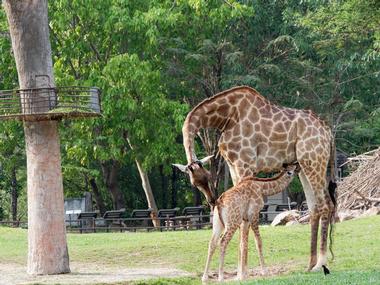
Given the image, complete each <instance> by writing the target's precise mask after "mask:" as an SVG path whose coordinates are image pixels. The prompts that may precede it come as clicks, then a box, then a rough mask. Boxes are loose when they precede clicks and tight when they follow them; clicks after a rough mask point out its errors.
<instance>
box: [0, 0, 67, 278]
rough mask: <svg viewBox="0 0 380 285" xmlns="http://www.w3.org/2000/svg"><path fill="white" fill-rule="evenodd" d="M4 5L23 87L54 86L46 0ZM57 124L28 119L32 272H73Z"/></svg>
mask: <svg viewBox="0 0 380 285" xmlns="http://www.w3.org/2000/svg"><path fill="white" fill-rule="evenodd" d="M3 4H4V7H5V11H6V14H7V18H8V22H9V27H10V33H11V38H12V47H13V52H14V55H15V59H16V66H17V72H18V78H19V83H20V88H22V89H24V88H41V87H54V76H53V70H52V60H51V47H50V41H49V27H48V14H47V1H46V0H25V1H12V0H4V1H3ZM36 97H38V96H34V97H30V98H28V99H29V101H30V107H31V110H34V109H35V107H36V102H35V101H34V100H35V99H36ZM38 107H39V106H38ZM43 111H45V110H43ZM57 127H58V125H57V122H56V121H42V122H24V131H25V142H26V156H27V169H28V170H27V176H28V179H27V183H28V273H29V274H58V273H67V272H70V268H69V256H68V250H67V242H66V228H65V223H64V205H63V184H62V173H61V155H60V146H59V136H58V128H57Z"/></svg>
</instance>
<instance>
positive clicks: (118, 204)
mask: <svg viewBox="0 0 380 285" xmlns="http://www.w3.org/2000/svg"><path fill="white" fill-rule="evenodd" d="M101 167H102V172H103V177H104V180H105V182H106V187H107V190H108V192H109V193H110V194H111V199H112V203H113V208H114V209H115V210H120V209H125V199H124V195H123V193H122V192H121V191H120V188H119V182H118V174H119V162H118V161H116V160H111V161H108V162H103V163H102V164H101Z"/></svg>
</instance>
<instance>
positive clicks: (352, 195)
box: [337, 148, 380, 210]
mask: <svg viewBox="0 0 380 285" xmlns="http://www.w3.org/2000/svg"><path fill="white" fill-rule="evenodd" d="M348 163H349V164H351V165H352V166H354V167H357V168H356V170H355V171H353V172H352V174H351V175H350V176H348V177H346V178H344V179H343V181H342V182H341V183H339V185H338V188H337V193H338V209H340V210H343V209H348V210H367V209H369V208H372V207H380V148H378V149H376V150H373V151H370V152H367V153H364V154H361V155H359V156H356V157H352V158H349V160H348Z"/></svg>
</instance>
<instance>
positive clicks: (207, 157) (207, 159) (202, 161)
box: [200, 155, 214, 164]
mask: <svg viewBox="0 0 380 285" xmlns="http://www.w3.org/2000/svg"><path fill="white" fill-rule="evenodd" d="M213 157H214V156H213V155H209V156H206V157H205V158H202V159H201V160H200V162H201V163H202V164H205V163H208V162H209V161H210V159H211V158H213Z"/></svg>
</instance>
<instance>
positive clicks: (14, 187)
mask: <svg viewBox="0 0 380 285" xmlns="http://www.w3.org/2000/svg"><path fill="white" fill-rule="evenodd" d="M11 198H12V202H11V204H12V221H13V222H14V223H13V226H15V227H17V226H18V224H17V221H18V218H17V200H18V191H17V177H16V168H12V181H11Z"/></svg>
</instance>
